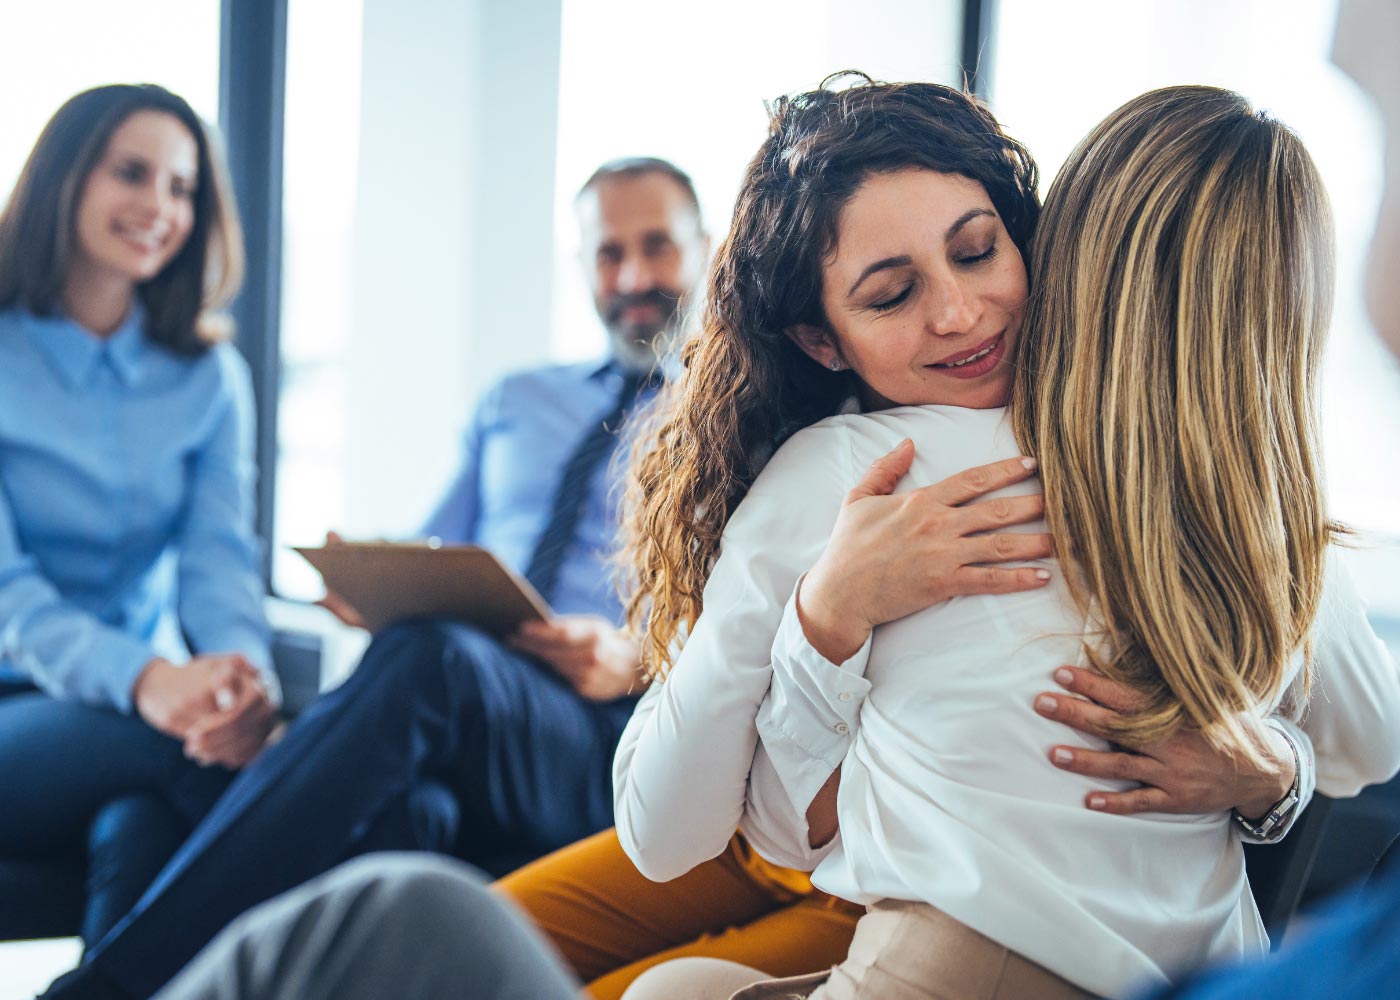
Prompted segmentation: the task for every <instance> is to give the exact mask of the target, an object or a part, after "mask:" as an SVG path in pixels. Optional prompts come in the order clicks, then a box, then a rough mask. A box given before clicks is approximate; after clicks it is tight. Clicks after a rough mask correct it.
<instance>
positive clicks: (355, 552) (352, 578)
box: [296, 532, 643, 701]
mask: <svg viewBox="0 0 1400 1000" xmlns="http://www.w3.org/2000/svg"><path fill="white" fill-rule="evenodd" d="M296 551H297V552H298V553H300V554H301V555H302V557H303V558H305V559H306V560H307V561H308V562H310V563H311V565H312V566H314V567H315V568H316V569H317V570H318V571H319V572H320V573H321V576H322V578H323V580H324V581H325V584H326V596H325V597H324V598H323V599H322V600H321V601H320V602H319V603H320V604H321V605H322V606H323V607H325V608H326V609H327V610H328V611H330V612H331V613H332V614H333V615H335V616H336V617H337V618H339V619H340V620H341V621H342V622H344V623H346V624H347V625H352V626H356V627H362V628H366V629H368V630H369V631H371V632H378V631H380V630H382V629H383V628H385V627H387V626H388V625H391V624H393V623H394V622H396V621H403V620H406V619H410V618H426V617H445V618H454V619H457V620H459V621H464V622H467V623H469V624H472V625H475V626H476V627H478V628H481V629H483V630H484V631H486V632H489V633H491V634H492V635H495V636H497V637H498V638H500V639H501V640H502V641H503V642H505V643H506V644H507V645H509V646H510V647H511V648H513V649H516V650H518V651H520V652H522V653H524V654H526V655H527V656H532V657H534V658H535V659H538V660H541V661H543V662H544V663H546V664H548V665H549V666H551V667H552V668H553V669H554V670H555V671H557V672H558V673H559V674H560V676H562V677H563V678H564V679H565V680H567V681H568V682H569V683H570V685H572V686H573V688H574V689H575V690H576V691H578V692H579V694H581V695H583V696H584V697H586V698H589V699H592V700H594V701H610V700H612V699H614V698H618V697H621V696H622V695H625V694H628V693H629V692H634V691H636V690H639V689H640V688H641V687H642V686H643V682H642V680H641V675H640V673H639V672H638V669H637V667H638V663H639V659H640V650H639V648H638V645H637V643H636V641H635V640H634V639H632V638H631V637H630V636H628V635H627V634H626V633H624V632H622V631H620V630H619V629H617V628H616V627H615V626H614V625H613V624H612V622H610V621H608V620H606V619H604V618H601V617H598V616H595V615H556V614H554V613H553V612H552V611H551V610H550V609H549V606H548V605H547V604H546V603H545V602H544V600H543V599H542V598H540V596H539V594H537V593H536V592H535V590H534V588H532V587H531V586H530V584H529V583H527V582H526V581H525V580H524V579H522V578H521V577H519V576H518V575H516V574H515V573H513V572H512V571H511V570H510V569H509V568H507V567H506V566H504V565H503V564H502V563H501V562H500V561H499V560H498V559H496V557H495V556H494V555H492V554H491V553H490V552H488V551H487V550H485V549H482V548H478V547H476V546H470V545H467V546H434V545H431V544H426V543H410V544H404V543H388V542H346V541H344V540H342V539H341V538H340V536H339V535H337V534H335V533H334V532H330V533H328V534H327V535H326V544H325V546H324V547H319V548H297V549H296Z"/></svg>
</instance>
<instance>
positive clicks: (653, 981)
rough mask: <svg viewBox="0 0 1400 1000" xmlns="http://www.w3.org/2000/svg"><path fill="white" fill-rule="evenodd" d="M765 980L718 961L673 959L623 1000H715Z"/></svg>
mask: <svg viewBox="0 0 1400 1000" xmlns="http://www.w3.org/2000/svg"><path fill="white" fill-rule="evenodd" d="M767 978H768V977H767V976H766V975H764V974H763V973H762V972H759V971H758V970H757V969H751V968H749V967H748V966H747V965H740V964H738V963H737V962H726V961H724V960H723V959H719V958H675V959H672V960H671V961H669V962H662V963H661V964H660V965H656V966H652V967H651V968H650V969H648V970H647V971H646V972H643V973H642V974H641V975H640V976H638V977H637V979H636V981H634V982H633V983H632V985H631V986H629V987H628V988H627V992H626V993H624V994H622V1000H717V998H719V997H727V996H729V995H730V994H732V993H734V992H736V991H738V990H742V989H744V988H745V987H748V986H752V985H753V984H754V983H757V982H761V981H762V980H764V979H767Z"/></svg>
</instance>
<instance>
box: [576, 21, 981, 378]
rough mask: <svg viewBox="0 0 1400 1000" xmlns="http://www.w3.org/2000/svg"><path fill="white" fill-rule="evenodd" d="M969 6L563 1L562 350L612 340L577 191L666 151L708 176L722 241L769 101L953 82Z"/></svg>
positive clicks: (710, 211) (583, 350) (707, 206)
mask: <svg viewBox="0 0 1400 1000" xmlns="http://www.w3.org/2000/svg"><path fill="white" fill-rule="evenodd" d="M962 7H963V5H962V3H961V2H957V0H867V2H863V3H852V2H851V0H770V2H765V3H758V4H756V3H753V2H751V0H710V2H709V3H705V4H665V3H655V2H653V0H564V8H563V11H564V17H563V32H562V42H561V50H562V52H561V56H560V68H559V138H558V143H559V155H558V170H557V171H556V191H555V247H556V258H555V267H554V289H553V307H554V308H553V337H552V343H553V348H554V351H555V353H556V354H557V355H559V356H561V357H586V356H588V355H591V354H597V353H599V352H601V351H602V349H603V345H604V335H603V332H602V328H601V326H600V324H599V323H598V322H597V319H596V316H595V314H594V310H593V304H592V301H591V300H590V298H589V297H588V294H587V292H586V290H585V288H584V285H583V283H582V281H581V280H580V278H579V273H578V272H579V268H578V262H577V258H576V255H575V252H576V250H577V243H578V235H577V232H576V223H575V221H574V217H573V208H572V205H573V197H574V194H575V192H577V190H578V188H579V186H580V185H581V184H582V183H583V182H584V181H585V180H587V178H588V175H589V174H591V173H592V172H593V170H594V168H595V167H597V166H598V165H599V164H600V163H602V162H604V161H606V160H609V159H613V158H615V157H619V156H643V155H645V156H661V157H664V158H666V159H669V160H672V161H673V162H675V163H676V165H677V166H679V167H681V169H683V170H685V171H687V172H688V173H689V174H690V175H691V176H692V177H693V178H694V180H695V186H696V190H697V192H698V193H699V196H700V203H701V207H702V209H703V211H704V215H705V222H706V224H707V225H708V227H709V229H710V232H711V233H712V234H713V235H714V236H715V238H716V239H718V238H719V237H721V236H723V234H724V231H725V230H726V229H727V228H728V226H729V215H730V210H731V207H732V204H733V201H734V195H735V193H736V192H737V190H738V187H739V179H740V176H741V175H742V174H743V171H744V167H745V166H746V165H747V164H748V162H749V160H750V159H751V158H752V157H753V154H754V153H755V152H756V151H757V150H758V146H759V143H761V142H762V141H763V137H764V135H765V129H766V125H767V116H766V114H765V112H764V107H763V104H764V101H766V100H770V99H772V98H774V97H777V96H778V95H780V94H786V93H792V92H794V91H799V90H807V89H810V88H812V87H815V86H816V85H817V84H819V83H820V82H821V81H822V79H823V78H824V77H826V76H827V75H829V74H831V73H833V72H836V71H838V70H844V69H858V70H861V71H863V72H865V73H868V74H870V75H871V76H873V77H876V78H877V79H882V80H889V81H896V80H933V81H938V82H940V83H954V82H956V81H957V79H958V56H959V47H960V45H961V39H962V34H961V32H962Z"/></svg>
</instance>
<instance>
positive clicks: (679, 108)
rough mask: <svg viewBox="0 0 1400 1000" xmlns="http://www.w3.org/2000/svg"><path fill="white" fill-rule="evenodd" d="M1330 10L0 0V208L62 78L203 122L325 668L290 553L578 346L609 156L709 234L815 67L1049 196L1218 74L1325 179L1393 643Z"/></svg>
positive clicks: (1355, 442)
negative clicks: (919, 116) (689, 181)
mask: <svg viewBox="0 0 1400 1000" xmlns="http://www.w3.org/2000/svg"><path fill="white" fill-rule="evenodd" d="M1335 13H1336V0H1134V2H1129V3H1124V2H1121V0H1054V2H1047V0H859V2H857V0H708V2H706V3H703V4H701V3H678V2H666V0H44V2H43V3H31V2H28V0H0V93H3V94H4V95H5V97H4V100H3V101H0V194H3V193H7V192H8V191H9V189H10V187H11V186H12V184H13V182H14V179H15V177H16V175H17V174H18V171H19V169H20V166H21V163H22V161H23V159H24V157H25V156H26V154H27V153H28V151H29V149H30V147H31V146H32V144H33V142H34V140H35V138H36V137H37V135H38V133H39V130H40V128H41V127H42V125H43V124H44V122H45V121H46V120H47V118H48V117H49V115H50V114H52V112H53V111H54V110H55V109H56V108H57V107H58V105H59V104H60V103H62V101H63V100H65V99H66V98H67V97H69V96H70V95H71V94H73V93H75V92H76V91H79V90H81V89H84V88H86V87H90V86H93V85H97V84H103V83H110V82H118V81H122V82H143V81H150V82H155V83H160V84H162V85H164V86H166V87H168V88H170V89H172V90H175V91H176V92H178V93H180V94H182V95H184V96H185V97H186V98H188V99H189V100H190V102H191V103H192V104H193V105H194V107H195V108H196V110H197V111H199V112H200V113H201V114H202V115H203V116H205V117H206V118H207V119H208V120H210V121H211V122H216V123H218V124H219V125H220V126H221V128H222V130H223V133H224V137H225V142H226V145H227V147H228V152H229V154H230V160H231V163H232V168H233V171H234V180H235V185H236V188H237V191H238V196H239V200H240V207H241V212H242V216H243V220H244V224H245V227H246V231H247V235H248V242H249V264H250V267H249V276H248V280H247V282H246V284H245V290H244V293H243V295H242V296H241V298H240V300H239V302H238V304H237V319H238V322H239V327H240V334H239V344H240V347H241V348H242V349H243V351H244V353H245V354H246V355H247V356H248V358H249V361H250V364H251V366H252V368H253V371H254V376H255V380H256V388H257V392H258V416H259V459H260V463H261V468H262V480H261V488H260V496H259V529H260V531H261V533H262V535H263V537H264V538H265V539H267V541H268V562H267V571H268V574H269V581H270V585H271V587H272V589H273V591H274V593H276V594H277V595H278V596H279V598H280V600H278V601H276V602H274V604H275V608H274V614H275V619H276V620H278V621H279V624H282V625H283V626H287V625H288V624H291V625H292V626H293V627H294V628H296V627H301V628H303V629H305V630H309V631H310V632H314V633H318V634H319V638H318V639H317V641H316V642H315V643H312V644H311V645H309V646H308V647H307V652H308V655H309V656H310V657H311V659H312V660H313V661H314V662H313V663H312V666H311V667H310V669H311V672H312V674H313V675H315V674H317V673H319V677H320V679H321V682H325V681H327V680H328V679H334V677H335V675H336V674H337V673H338V672H339V670H340V669H341V668H337V667H336V666H334V665H333V664H328V661H329V660H338V661H339V662H340V663H341V664H342V665H344V664H348V663H349V662H351V661H353V659H354V653H355V651H356V646H355V644H356V642H358V643H360V644H362V643H363V637H359V638H358V639H356V638H353V637H352V638H349V639H347V638H346V637H345V636H344V635H343V634H341V635H339V637H337V635H336V630H335V629H334V628H333V627H331V626H330V625H329V624H328V621H329V616H325V615H319V613H318V612H315V611H314V610H312V609H310V608H308V607H307V606H306V605H305V603H304V602H306V601H307V600H309V599H314V598H315V597H317V596H319V595H320V592H321V590H320V583H319V578H318V577H316V575H315V574H314V573H313V572H312V571H311V570H310V569H309V568H308V567H307V566H305V565H304V564H303V563H302V562H301V561H300V559H299V558H298V557H297V556H295V555H294V554H292V553H290V552H289V551H288V549H287V548H286V547H287V546H288V545H292V544H308V543H310V544H314V543H317V542H319V541H320V540H321V538H322V537H323V535H324V533H325V531H326V530H327V529H329V528H334V529H337V530H339V531H341V532H342V533H344V534H345V535H347V536H350V537H390V538H396V537H404V536H407V535H411V534H412V533H413V531H414V530H415V529H416V527H417V525H418V524H419V523H420V522H421V520H422V519H423V517H424V515H425V514H426V512H427V511H428V509H429V507H430V506H431V505H432V504H433V502H434V500H435V499H436V498H437V495H438V494H439V493H440V491H441V490H442V489H443V487H444V486H445V484H446V482H447V480H448V478H449V476H450V475H451V473H452V471H453V469H454V467H455V464H456V462H457V459H458V448H459V441H460V437H461V430H462V427H463V424H464V422H465V420H466V417H467V414H468V413H469V411H470V407H471V403H472V400H473V398H474V396H475V394H476V393H477V392H478V391H479V390H480V389H482V388H483V387H484V386H485V385H487V384H488V383H489V382H490V381H492V380H493V379H494V378H495V377H497V376H498V375H500V374H501V373H502V372H503V371H505V370H507V369H510V368H513V367H517V366H523V365H529V364H535V363H538V362H540V361H541V360H544V359H546V358H554V359H559V360H570V359H576V358H582V357H587V356H589V355H593V354H596V353H599V352H600V351H601V350H602V348H603V343H604V337H603V333H602V330H601V328H600V327H599V325H598V323H597V320H596V318H595V314H594V311H593V306H592V302H591V299H590V297H589V295H588V293H587V291H586V289H585V286H584V283H583V281H582V280H581V278H580V276H579V268H578V264H577V260H576V250H577V248H576V246H575V239H576V237H575V224H574V220H573V217H572V213H571V207H570V205H571V200H572V197H573V194H574V192H575V191H576V190H577V188H578V187H579V186H580V184H581V183H582V182H583V181H584V180H585V179H586V178H587V176H588V175H589V174H590V173H591V172H592V170H593V169H594V167H595V166H597V165H598V164H599V163H601V162H602V161H604V160H607V159H611V158H614V157H618V156H627V155H655V156H662V157H666V158H668V159H671V160H673V161H674V162H676V163H677V164H678V165H680V166H681V167H682V168H683V169H685V170H687V171H689V172H690V173H691V174H692V175H693V177H694V178H695V181H696V186H697V189H698V191H699V195H700V199H701V202H702V206H703V209H704V215H705V221H706V224H707V226H708V227H709V229H710V231H711V232H712V233H713V234H714V235H715V236H716V238H718V237H720V236H722V234H723V233H724V231H725V229H726V228H727V225H728V219H729V214H730V206H731V202H732V199H733V196H734V192H735V190H736V188H737V185H738V180H739V177H740V174H741V172H742V170H743V168H744V166H745V164H746V163H747V161H748V159H749V157H750V156H751V155H752V153H753V152H754V151H755V149H756V148H757V146H758V144H759V142H760V141H761V140H762V138H763V135H764V131H765V122H766V118H765V111H764V101H765V100H767V99H771V98H773V97H775V96H777V95H779V94H782V93H786V92H791V91H796V90H803V89H808V88H811V87H814V86H816V85H817V84H818V83H820V81H821V80H822V79H823V77H825V76H827V75H828V74H829V73H832V72H834V71H837V70H842V69H848V68H854V69H860V70H863V71H865V72H866V73H869V74H870V75H871V76H874V77H876V78H878V79H883V80H891V81H893V80H933V81H939V82H944V83H950V84H956V83H960V82H963V81H964V80H965V81H966V82H967V83H968V84H969V85H970V86H971V87H972V88H973V89H975V90H976V91H977V92H978V93H979V94H980V95H982V96H983V97H984V98H985V99H986V100H987V101H988V102H989V103H990V105H991V107H992V109H993V110H994V111H995V112H996V114H997V115H998V116H999V117H1000V118H1001V120H1002V121H1003V122H1004V123H1005V125H1006V126H1007V128H1008V129H1009V130H1010V131H1011V132H1012V133H1013V134H1014V135H1016V136H1017V137H1019V138H1020V139H1021V140H1022V141H1024V142H1025V143H1026V144H1027V145H1029V147H1030V148H1031V149H1032V151H1033V152H1034V153H1035V154H1036V156H1037V158H1038V160H1039V162H1040V164H1041V167H1042V171H1043V178H1044V182H1043V183H1044V185H1045V187H1048V185H1049V183H1050V181H1051V180H1052V179H1053V178H1054V175H1055V172H1056V170H1057V169H1058V167H1059V165H1060V163H1061V162H1062V161H1063V159H1064V158H1065V156H1066V154H1067V153H1068V152H1069V150H1070V149H1071V148H1072V146H1073V145H1074V144H1075V142H1077V141H1078V139H1079V138H1080V137H1081V136H1082V135H1083V134H1084V133H1085V132H1086V131H1087V130H1088V129H1089V128H1090V127H1091V126H1092V125H1093V124H1094V123H1096V122H1097V121H1098V120H1099V119H1100V118H1102V117H1103V116H1104V115H1105V114H1107V113H1108V112H1109V111H1110V110H1112V109H1113V108H1115V107H1116V106H1118V105H1119V104H1121V103H1122V102H1123V101H1125V100H1127V99H1128V98H1130V97H1133V96H1134V95H1136V94H1138V93H1141V92H1142V91H1145V90H1148V89H1150V88H1153V87H1157V86H1162V85H1166V84H1175V83H1209V84H1218V85H1223V86H1227V87H1231V88H1233V89H1236V90H1239V91H1241V92H1242V93H1244V94H1245V95H1247V96H1248V97H1250V98H1251V99H1252V100H1253V101H1254V102H1255V103H1256V104H1257V105H1259V106H1261V107H1263V108H1266V109H1268V110H1270V111H1272V112H1273V113H1274V114H1275V115H1276V116H1277V117H1279V118H1281V119H1282V120H1284V121H1285V122H1287V123H1288V124H1289V125H1291V126H1292V127H1293V128H1294V129H1296V130H1297V131H1298V133H1299V134H1300V135H1301V136H1302V137H1303V139H1304V140H1305V141H1306V142H1307V144H1308V146H1309V148H1310V149H1311V151H1312V153H1313V156H1314V157H1315V158H1316V160H1317V162H1318V164H1319V166H1320V167H1321V169H1322V173H1323V175H1324V177H1325V178H1326V180H1327V183H1328V186H1329V189H1330V193H1331V197H1332V203H1333V208H1334V210H1335V214H1336V221H1337V237H1338V247H1337V250H1338V264H1339V269H1338V278H1339V288H1338V293H1339V294H1338V299H1337V308H1336V316H1335V324H1334V332H1333V338H1332V343H1331V347H1330V352H1329V355H1328V359H1327V363H1326V371H1325V410H1324V420H1325V425H1324V430H1325V438H1326V447H1327V454H1326V458H1327V466H1328V476H1329V485H1330V493H1331V499H1332V503H1333V508H1334V513H1335V515H1336V516H1338V517H1340V518H1341V519H1343V520H1345V521H1347V522H1349V523H1351V524H1352V525H1353V526H1355V527H1357V528H1359V529H1361V531H1362V533H1363V534H1362V538H1363V544H1362V546H1361V548H1360V549H1359V550H1358V551H1357V553H1356V554H1355V556H1354V562H1355V568H1356V571H1357V573H1358V576H1359V578H1360V581H1361V583H1362V586H1363V589H1364V590H1365V592H1366V594H1367V597H1368V599H1369V601H1370V604H1371V611H1372V615H1373V618H1374V620H1375V622H1376V624H1377V626H1378V628H1379V629H1380V630H1381V631H1382V632H1383V634H1386V635H1387V637H1388V638H1389V640H1390V641H1391V642H1392V643H1393V644H1394V643H1397V642H1398V641H1400V548H1397V542H1398V541H1400V463H1396V462H1395V461H1394V458H1393V456H1394V454H1395V450H1396V442H1397V441H1400V369H1397V365H1396V363H1395V362H1394V361H1393V360H1392V359H1391V358H1390V356H1389V355H1387V354H1386V353H1385V352H1384V351H1383V350H1382V349H1381V347H1380V346H1379V344H1378V342H1377V341H1376V340H1375V339H1374V337H1373V336H1372V332H1371V330H1370V329H1369V328H1368V324H1367V320H1366V317H1365V313H1364V309H1363V306H1362V296H1361V280H1362V270H1361V262H1362V260H1363V254H1364V251H1365V246H1366V241H1367V238H1368V236H1369V233H1370V228H1371V225H1372V222H1373V218H1374V213H1375V210H1376V207H1377V202H1378V197H1379V193H1380V178H1381V156H1380V154H1381V150H1380V141H1379V124H1378V121H1377V119H1376V117H1375V116H1374V114H1373V110H1372V108H1371V107H1370V106H1369V105H1368V104H1367V103H1366V101H1365V100H1364V99H1363V98H1362V97H1361V95H1360V94H1359V92H1358V91H1357V90H1356V89H1355V88H1354V87H1353V86H1352V85H1351V83H1350V82H1349V81H1348V80H1347V79H1345V78H1344V77H1343V76H1342V75H1341V73H1340V72H1339V71H1337V70H1336V69H1335V68H1334V67H1333V66H1332V65H1331V63H1330V61H1329V51H1330V46H1331V38H1332V22H1333V20H1334V17H1335ZM1042 193H1043V190H1042ZM1396 277H1397V279H1400V275H1397V276H1396ZM1387 455H1389V456H1391V457H1390V458H1389V459H1388V458H1387ZM337 643H339V644H340V645H339V646H337V645H336V644H337ZM313 684H314V682H313ZM313 690H314V688H313ZM46 949H47V950H46ZM75 957H76V945H75V944H74V943H73V942H71V941H63V942H48V943H45V944H41V945H26V946H13V945H12V946H7V947H6V949H5V954H4V955H3V956H0V998H3V997H8V996H28V995H32V991H33V990H34V989H36V988H38V987H40V986H42V985H43V983H44V982H46V981H47V976H48V975H50V974H52V972H53V971H55V970H57V969H61V968H63V967H64V966H65V965H68V964H71V962H72V961H73V960H74V958H75Z"/></svg>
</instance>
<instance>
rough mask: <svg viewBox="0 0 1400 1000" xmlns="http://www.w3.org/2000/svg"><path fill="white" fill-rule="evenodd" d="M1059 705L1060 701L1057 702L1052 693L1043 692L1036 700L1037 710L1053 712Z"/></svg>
mask: <svg viewBox="0 0 1400 1000" xmlns="http://www.w3.org/2000/svg"><path fill="white" fill-rule="evenodd" d="M1058 707H1059V702H1057V701H1056V700H1055V699H1054V698H1053V697H1052V696H1051V695H1048V694H1043V695H1041V696H1040V697H1039V698H1037V699H1036V700H1035V708H1036V711H1037V712H1053V711H1055V709H1056V708H1058Z"/></svg>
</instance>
